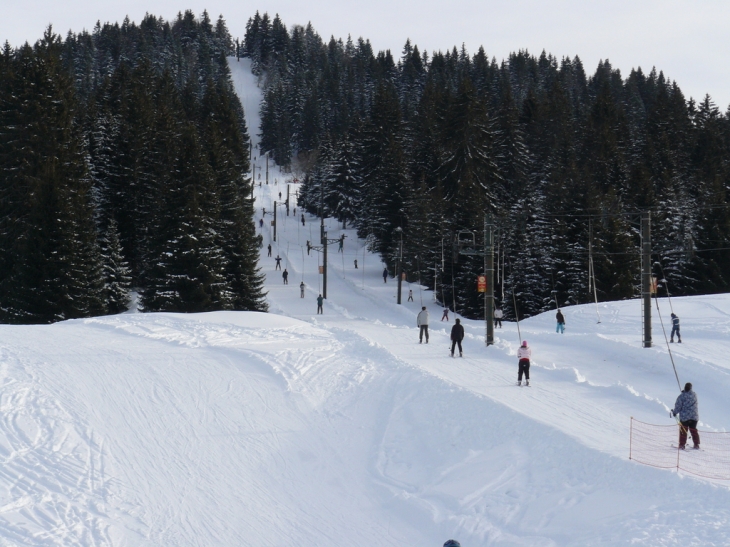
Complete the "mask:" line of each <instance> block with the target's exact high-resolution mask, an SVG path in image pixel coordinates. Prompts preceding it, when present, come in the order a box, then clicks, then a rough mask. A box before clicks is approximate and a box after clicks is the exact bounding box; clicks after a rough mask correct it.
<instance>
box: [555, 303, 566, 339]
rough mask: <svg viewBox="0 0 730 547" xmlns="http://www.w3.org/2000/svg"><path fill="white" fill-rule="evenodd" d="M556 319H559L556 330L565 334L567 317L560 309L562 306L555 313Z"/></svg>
mask: <svg viewBox="0 0 730 547" xmlns="http://www.w3.org/2000/svg"><path fill="white" fill-rule="evenodd" d="M555 319H556V320H557V321H558V326H557V327H555V332H559V333H560V334H564V333H565V317H563V313H562V312H561V311H560V308H558V313H556V314H555Z"/></svg>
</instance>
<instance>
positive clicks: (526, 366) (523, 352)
mask: <svg viewBox="0 0 730 547" xmlns="http://www.w3.org/2000/svg"><path fill="white" fill-rule="evenodd" d="M530 357H532V350H531V349H530V348H529V347H528V346H527V340H523V341H522V346H520V349H518V350H517V358H518V359H519V360H520V362H519V370H518V372H517V385H518V386H521V385H522V373H523V372H524V373H525V385H526V386H529V385H530Z"/></svg>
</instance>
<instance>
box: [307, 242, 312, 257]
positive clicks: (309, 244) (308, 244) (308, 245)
mask: <svg viewBox="0 0 730 547" xmlns="http://www.w3.org/2000/svg"><path fill="white" fill-rule="evenodd" d="M311 250H312V244H311V243H310V242H309V240H307V256H309V251H311Z"/></svg>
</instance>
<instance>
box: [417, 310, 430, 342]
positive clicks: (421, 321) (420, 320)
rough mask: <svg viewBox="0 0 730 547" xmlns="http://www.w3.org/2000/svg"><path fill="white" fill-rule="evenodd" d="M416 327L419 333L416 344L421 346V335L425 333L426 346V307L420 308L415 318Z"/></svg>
mask: <svg viewBox="0 0 730 547" xmlns="http://www.w3.org/2000/svg"><path fill="white" fill-rule="evenodd" d="M416 325H417V326H419V327H420V333H419V335H418V343H419V344H423V333H424V332H425V333H426V343H427V344H428V310H427V309H426V306H423V307H422V308H421V311H420V312H418V317H416Z"/></svg>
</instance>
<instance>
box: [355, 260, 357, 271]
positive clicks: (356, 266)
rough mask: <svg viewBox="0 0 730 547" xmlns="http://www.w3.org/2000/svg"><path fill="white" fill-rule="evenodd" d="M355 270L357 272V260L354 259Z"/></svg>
mask: <svg viewBox="0 0 730 547" xmlns="http://www.w3.org/2000/svg"><path fill="white" fill-rule="evenodd" d="M355 269H356V270H357V258H356V259H355Z"/></svg>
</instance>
